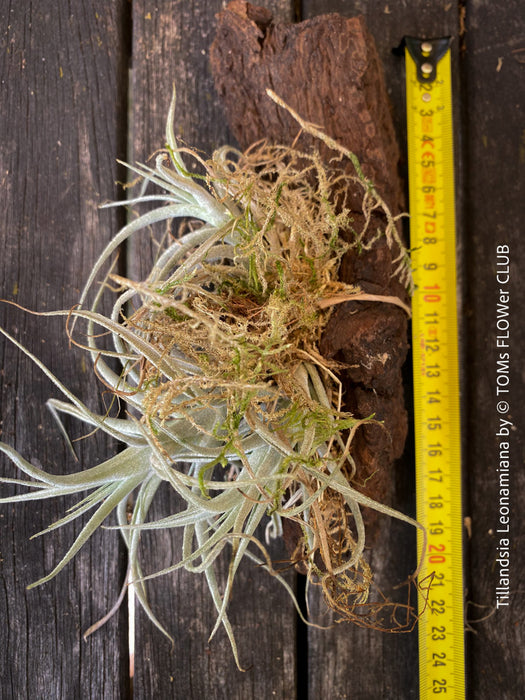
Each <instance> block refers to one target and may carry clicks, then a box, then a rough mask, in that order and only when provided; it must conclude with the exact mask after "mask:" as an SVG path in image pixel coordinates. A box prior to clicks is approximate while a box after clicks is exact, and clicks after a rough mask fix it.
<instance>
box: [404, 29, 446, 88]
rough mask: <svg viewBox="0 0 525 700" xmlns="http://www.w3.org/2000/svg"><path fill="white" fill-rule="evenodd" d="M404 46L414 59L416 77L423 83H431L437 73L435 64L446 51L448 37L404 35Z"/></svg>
mask: <svg viewBox="0 0 525 700" xmlns="http://www.w3.org/2000/svg"><path fill="white" fill-rule="evenodd" d="M404 41H405V46H406V47H407V49H408V52H409V54H410V55H411V56H412V58H413V59H414V63H415V64H416V68H417V79H418V81H419V82H420V83H423V84H424V85H429V84H430V83H433V82H434V80H435V79H436V75H437V64H438V63H439V62H440V60H441V59H442V58H443V56H444V55H445V54H446V53H447V51H448V48H449V46H450V37H449V36H447V37H443V38H441V39H418V38H416V37H413V36H406V37H405V39H404Z"/></svg>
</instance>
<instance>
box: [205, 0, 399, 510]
mask: <svg viewBox="0 0 525 700" xmlns="http://www.w3.org/2000/svg"><path fill="white" fill-rule="evenodd" d="M210 58H211V66H212V73H213V75H214V80H215V85H216V88H217V90H218V92H219V94H220V95H221V97H222V99H223V101H224V104H225V109H226V113H227V116H228V119H229V122H230V126H231V129H232V131H233V133H234V135H235V136H236V138H237V139H238V141H239V143H240V144H241V146H242V147H243V148H246V147H247V146H249V145H250V144H251V143H253V142H255V141H258V140H261V139H266V140H267V141H268V142H270V143H280V144H291V143H292V142H293V141H294V139H295V138H296V137H297V135H298V132H299V129H298V125H297V123H296V122H295V121H294V120H293V118H292V117H291V116H290V115H289V114H287V113H285V112H284V110H283V109H282V108H280V107H279V106H277V105H276V104H275V103H274V102H273V101H272V100H270V98H269V97H268V96H267V94H266V89H267V88H271V89H272V90H273V91H274V92H276V93H277V94H278V95H279V96H280V97H281V98H282V99H283V100H284V101H285V102H286V103H287V104H288V105H289V106H290V107H292V108H293V109H294V110H296V111H297V112H298V113H299V114H300V115H301V116H302V117H303V118H305V119H306V120H308V121H310V122H313V123H314V124H317V125H320V126H321V127H322V128H323V129H324V131H325V132H326V133H327V134H328V135H329V136H331V137H332V138H334V139H336V140H337V141H338V142H339V143H340V144H341V145H343V146H345V147H346V148H348V149H350V150H351V151H353V152H354V153H355V154H356V155H357V157H358V158H359V160H360V162H361V165H362V168H363V171H364V172H365V174H366V175H367V177H369V178H370V179H371V180H372V181H373V182H374V184H375V186H376V188H377V190H378V191H379V192H380V193H381V195H382V197H383V198H384V199H385V201H386V202H387V203H388V205H389V206H390V208H391V210H392V211H393V213H394V214H396V213H399V212H400V211H401V210H402V208H403V186H402V183H401V180H400V178H399V175H398V162H399V149H398V146H397V143H396V140H395V133H394V127H393V123H392V118H391V114H390V107H389V103H388V98H387V94H386V87H385V83H384V78H383V74H382V69H381V65H380V61H379V58H378V55H377V52H376V49H375V46H374V42H373V39H372V37H371V36H370V34H369V33H368V31H367V29H366V27H365V24H364V20H363V18H361V17H355V18H352V19H348V18H344V17H341V16H339V15H336V14H330V15H321V16H318V17H315V18H314V19H311V20H307V21H304V22H301V23H299V24H293V25H286V24H274V23H273V22H272V18H271V13H270V12H269V11H268V10H265V9H264V8H260V7H256V6H253V5H251V4H250V3H248V2H244V1H243V0H234V1H233V2H231V3H230V4H229V5H228V6H227V8H226V9H225V10H224V11H223V12H221V13H220V14H219V15H218V28H217V34H216V38H215V40H214V42H213V45H212V47H211V51H210ZM297 145H298V147H299V148H301V149H305V150H310V149H311V148H312V147H314V148H316V149H318V150H319V151H320V153H321V155H322V157H323V159H324V160H325V162H328V161H329V160H330V158H332V157H333V156H334V155H335V154H334V152H333V151H330V149H329V148H328V147H327V146H325V144H320V143H319V142H318V141H315V140H314V139H313V138H312V137H310V136H309V135H307V134H301V135H300V137H299V139H298V141H297ZM341 167H342V168H344V169H347V170H348V171H349V172H352V174H353V166H352V165H351V163H350V162H347V163H346V164H345V163H343V162H342V163H341ZM361 202H362V194H361V192H359V191H358V190H357V189H356V191H355V192H349V195H348V200H347V204H348V203H350V206H351V208H352V211H353V213H354V227H355V228H359V223H360V221H361V220H362V216H363V215H362V211H361ZM378 224H379V225H380V226H381V224H382V221H381V219H380V218H376V219H375V220H374V221H372V225H371V227H370V231H371V235H370V238H369V239H368V240H367V239H365V250H362V251H361V252H359V253H358V252H357V251H356V250H355V249H354V250H353V251H352V252H351V253H349V254H348V255H347V256H345V259H344V260H343V263H342V266H341V273H340V274H341V279H343V280H344V281H345V282H349V283H353V284H358V285H359V286H360V287H361V288H362V289H363V290H364V291H366V292H370V293H375V294H383V295H397V296H399V297H400V298H401V299H403V300H405V301H407V300H408V299H407V296H408V295H407V293H406V290H405V289H404V288H403V286H402V285H401V284H400V283H399V281H398V279H397V278H396V277H395V276H394V275H393V273H394V269H395V265H396V263H395V258H396V256H397V254H398V252H399V251H398V250H395V249H394V250H392V249H390V248H389V246H388V245H387V244H386V241H385V239H378V240H377V241H376V242H374V243H372V234H374V235H375V232H376V230H377V225H378ZM342 235H345V236H346V237H349V238H351V237H352V236H353V234H352V232H350V231H348V232H343V234H342ZM367 243H368V244H370V247H369V249H368V250H367V249H366V247H367V246H366V244H367ZM406 335H407V323H406V317H405V314H404V313H403V312H402V311H401V310H399V309H397V308H395V307H392V306H391V305H389V304H378V303H362V302H351V303H350V302H349V303H346V304H342V305H340V306H339V307H337V308H336V309H335V310H334V311H333V313H332V315H331V318H330V320H329V323H328V326H327V328H326V331H325V334H324V338H323V342H322V348H321V349H322V352H323V354H324V355H325V356H327V357H332V358H336V359H340V360H343V361H344V362H346V363H348V364H349V365H350V369H349V370H348V372H347V376H346V381H345V389H346V396H345V400H346V404H347V407H348V408H349V409H350V410H352V411H353V412H354V414H355V415H356V416H358V417H368V416H370V415H371V414H375V416H376V418H377V419H378V421H384V426H380V425H370V426H368V427H366V428H362V429H360V430H358V432H357V434H356V439H355V441H354V443H355V444H354V447H353V454H354V457H355V458H356V460H357V462H358V474H357V481H358V482H359V483H362V484H364V483H365V482H366V487H365V488H366V492H367V493H368V494H369V495H372V496H373V497H375V498H381V499H382V500H383V501H385V500H386V501H388V493H389V491H390V490H391V489H390V487H389V484H390V483H391V482H392V477H391V466H392V461H393V459H395V458H397V457H399V456H400V454H401V453H402V451H403V446H404V442H405V437H406V432H407V417H406V412H405V409H404V401H403V387H402V379H401V366H402V364H403V362H404V360H405V356H406V352H407V339H406ZM363 490H365V489H363Z"/></svg>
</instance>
